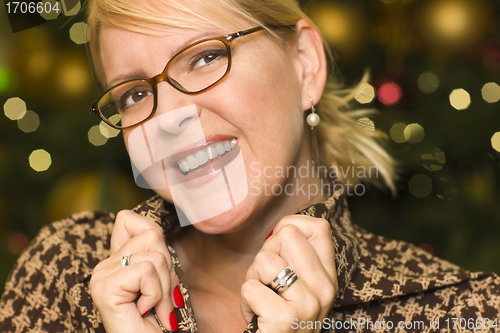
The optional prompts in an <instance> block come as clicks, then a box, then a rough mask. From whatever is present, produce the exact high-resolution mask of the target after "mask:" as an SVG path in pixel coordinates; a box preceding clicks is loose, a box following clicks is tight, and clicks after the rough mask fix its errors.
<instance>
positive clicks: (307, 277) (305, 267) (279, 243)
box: [262, 224, 337, 307]
mask: <svg viewBox="0 0 500 333" xmlns="http://www.w3.org/2000/svg"><path fill="white" fill-rule="evenodd" d="M262 250H267V251H270V252H274V253H276V254H277V255H279V256H280V257H282V258H283V259H284V260H285V261H286V262H287V263H288V266H289V267H290V268H292V269H293V270H294V271H295V272H296V274H297V275H298V277H299V278H300V279H302V280H304V281H306V282H307V285H308V286H309V288H310V290H311V292H312V293H313V294H314V295H315V296H316V297H317V298H318V299H319V300H321V304H322V305H323V307H325V306H327V305H329V304H331V303H332V301H333V298H334V296H335V293H336V288H337V285H336V277H332V276H331V275H330V274H329V273H328V272H327V271H326V270H325V268H324V267H323V265H322V263H321V261H320V259H319V257H318V254H317V253H316V251H315V250H314V249H313V247H312V245H311V244H310V243H309V241H308V240H307V239H306V237H305V236H304V234H303V233H302V232H301V230H300V229H298V228H297V227H296V226H295V225H294V224H289V225H287V226H285V227H283V228H281V229H280V230H279V231H278V232H277V233H276V234H275V235H274V236H273V237H271V238H270V239H269V240H268V241H266V242H265V244H264V246H263V247H262ZM283 297H284V298H286V299H288V298H289V296H288V295H283Z"/></svg>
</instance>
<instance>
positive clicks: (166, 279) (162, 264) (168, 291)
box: [129, 252, 184, 311]
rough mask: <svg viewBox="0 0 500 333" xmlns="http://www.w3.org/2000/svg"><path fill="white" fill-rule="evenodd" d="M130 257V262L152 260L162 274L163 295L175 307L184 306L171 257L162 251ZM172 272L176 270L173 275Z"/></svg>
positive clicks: (160, 274)
mask: <svg viewBox="0 0 500 333" xmlns="http://www.w3.org/2000/svg"><path fill="white" fill-rule="evenodd" d="M129 258H130V259H129V260H130V263H132V262H133V263H139V262H142V261H150V262H152V263H153V265H154V266H155V268H156V271H157V272H158V275H159V276H160V281H161V285H162V289H163V291H164V295H163V297H165V298H167V299H166V301H168V303H170V304H172V305H173V306H174V307H177V308H181V307H184V298H183V295H182V293H181V291H180V288H179V279H178V277H177V275H176V274H175V270H174V269H173V268H172V265H171V264H170V257H168V258H167V257H165V255H164V254H163V253H162V252H145V253H136V254H134V255H133V256H132V255H131V256H129ZM172 272H174V273H173V275H172ZM160 303H162V301H160ZM168 308H170V307H168ZM157 310H158V311H159V310H161V308H160V309H158V308H157Z"/></svg>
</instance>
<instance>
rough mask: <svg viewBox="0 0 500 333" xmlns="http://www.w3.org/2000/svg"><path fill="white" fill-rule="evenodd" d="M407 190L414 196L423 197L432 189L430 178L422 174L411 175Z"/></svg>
mask: <svg viewBox="0 0 500 333" xmlns="http://www.w3.org/2000/svg"><path fill="white" fill-rule="evenodd" d="M408 190H409V191H410V193H411V194H413V196H414V197H416V198H425V197H426V196H428V195H429V193H431V191H432V180H431V179H430V178H429V177H427V176H426V175H424V174H418V175H414V176H413V177H411V179H410V181H409V182H408Z"/></svg>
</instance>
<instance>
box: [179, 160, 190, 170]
mask: <svg viewBox="0 0 500 333" xmlns="http://www.w3.org/2000/svg"><path fill="white" fill-rule="evenodd" d="M179 167H180V168H181V170H182V172H188V171H189V164H188V162H187V161H186V160H184V161H182V162H181V163H179Z"/></svg>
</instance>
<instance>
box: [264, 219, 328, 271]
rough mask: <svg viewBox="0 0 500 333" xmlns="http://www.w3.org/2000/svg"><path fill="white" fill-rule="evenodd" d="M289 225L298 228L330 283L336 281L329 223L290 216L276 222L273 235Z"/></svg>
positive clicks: (322, 220) (323, 220)
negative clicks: (330, 280) (326, 273)
mask: <svg viewBox="0 0 500 333" xmlns="http://www.w3.org/2000/svg"><path fill="white" fill-rule="evenodd" d="M290 224H293V225H295V226H296V227H297V228H299V230H300V231H301V232H302V234H303V235H304V237H305V238H306V239H307V240H308V241H309V243H310V244H311V246H312V247H313V249H314V251H315V252H316V253H317V255H318V258H319V260H320V261H321V264H322V266H323V267H324V268H325V271H326V272H328V274H329V275H330V276H331V277H332V281H333V280H335V281H336V277H337V274H336V269H335V249H334V247H333V241H332V232H331V227H330V223H329V222H328V221H327V220H325V219H319V218H313V217H310V216H303V215H290V216H285V217H284V218H282V219H281V220H280V222H278V224H277V225H276V227H274V229H273V230H274V232H273V234H275V233H278V232H279V231H280V230H281V229H283V228H284V227H286V226H288V225H290Z"/></svg>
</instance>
